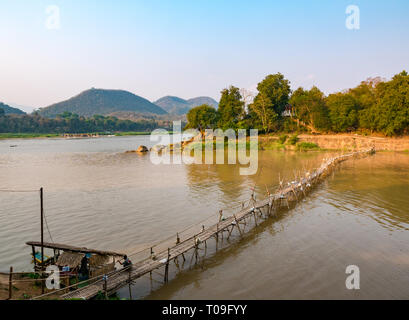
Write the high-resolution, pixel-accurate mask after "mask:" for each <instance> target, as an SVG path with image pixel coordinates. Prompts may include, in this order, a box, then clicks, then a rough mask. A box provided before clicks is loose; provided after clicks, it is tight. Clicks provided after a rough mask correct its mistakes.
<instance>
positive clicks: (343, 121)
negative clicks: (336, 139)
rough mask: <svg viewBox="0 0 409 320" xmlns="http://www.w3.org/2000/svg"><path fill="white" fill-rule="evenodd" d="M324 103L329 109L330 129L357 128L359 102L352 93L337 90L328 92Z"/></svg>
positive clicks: (343, 130)
mask: <svg viewBox="0 0 409 320" xmlns="http://www.w3.org/2000/svg"><path fill="white" fill-rule="evenodd" d="M326 103H327V106H328V109H329V117H330V119H331V124H332V130H334V131H336V132H346V131H348V130H354V129H357V128H358V112H359V104H358V102H357V101H356V99H355V98H354V97H353V95H352V94H350V93H348V92H346V93H342V92H338V93H334V94H330V95H329V96H328V97H327V99H326Z"/></svg>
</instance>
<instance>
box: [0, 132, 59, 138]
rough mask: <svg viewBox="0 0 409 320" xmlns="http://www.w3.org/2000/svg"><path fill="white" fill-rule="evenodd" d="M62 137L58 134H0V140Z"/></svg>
mask: <svg viewBox="0 0 409 320" xmlns="http://www.w3.org/2000/svg"><path fill="white" fill-rule="evenodd" d="M56 137H62V134H59V133H0V139H24V138H27V139H30V138H56Z"/></svg>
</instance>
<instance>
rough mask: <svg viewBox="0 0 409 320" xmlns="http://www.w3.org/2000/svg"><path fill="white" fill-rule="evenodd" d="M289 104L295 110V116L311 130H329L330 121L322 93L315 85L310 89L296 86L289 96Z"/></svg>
mask: <svg viewBox="0 0 409 320" xmlns="http://www.w3.org/2000/svg"><path fill="white" fill-rule="evenodd" d="M290 104H291V105H292V107H293V109H294V111H293V112H295V118H297V119H298V120H300V121H302V123H303V124H305V125H306V126H307V127H308V128H310V129H311V130H312V131H319V130H329V129H330V127H331V122H330V119H329V114H328V108H327V105H326V104H325V97H324V93H323V92H321V91H320V90H319V89H318V88H317V87H315V86H314V87H312V88H311V90H304V89H303V88H301V87H300V88H298V89H297V90H295V91H294V92H293V93H292V95H291V98H290Z"/></svg>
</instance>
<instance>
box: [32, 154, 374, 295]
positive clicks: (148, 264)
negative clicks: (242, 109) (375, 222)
mask: <svg viewBox="0 0 409 320" xmlns="http://www.w3.org/2000/svg"><path fill="white" fill-rule="evenodd" d="M374 153H375V149H374V148H371V149H369V150H363V151H357V152H352V153H349V154H344V155H339V156H337V157H333V158H330V159H325V160H324V162H323V163H322V165H321V166H320V167H319V168H318V169H316V170H315V171H314V172H311V173H310V172H305V174H304V176H302V177H299V178H298V179H297V180H295V181H292V182H288V183H286V184H284V182H283V181H281V180H280V183H279V186H278V190H277V191H276V192H275V193H274V194H268V196H267V197H266V198H265V199H263V200H259V201H256V200H255V199H254V197H252V201H250V202H249V205H248V206H247V207H244V205H243V206H242V207H241V208H240V209H238V210H237V212H235V213H234V214H232V215H230V216H228V217H223V212H222V211H220V212H219V217H218V221H217V222H216V223H213V224H211V225H209V226H208V227H207V228H205V226H204V225H202V226H201V229H200V231H198V232H195V233H194V234H193V235H188V236H186V237H185V239H181V237H180V234H181V233H178V234H177V236H176V239H175V238H174V237H173V240H172V242H169V240H165V241H162V242H160V243H159V244H157V245H155V246H154V247H155V248H156V249H155V251H156V253H154V252H153V248H154V247H150V248H149V249H150V250H149V252H147V251H144V250H142V251H140V252H138V254H139V253H143V254H144V255H145V254H146V255H145V256H144V257H143V256H142V257H141V258H140V259H137V260H136V262H134V263H133V264H132V265H131V266H129V267H127V268H123V269H120V270H117V271H112V272H111V273H108V274H106V275H104V276H99V277H96V278H94V279H89V280H87V283H86V284H87V285H86V286H84V287H82V288H78V289H76V288H77V286H78V284H77V285H73V286H69V287H66V288H64V289H60V290H57V291H60V292H61V295H60V297H61V298H62V299H84V300H88V299H92V298H94V297H96V296H97V295H98V294H101V293H104V294H105V296H108V295H110V294H113V293H115V292H117V291H118V290H119V289H120V288H122V287H125V286H127V285H129V286H130V285H131V284H132V283H133V281H134V280H136V279H138V278H141V277H142V276H144V275H146V274H150V275H151V276H152V272H153V271H155V270H157V269H160V268H164V283H167V282H168V281H169V263H170V262H171V261H172V260H173V261H175V263H176V261H179V258H180V257H181V258H182V259H183V261H185V259H186V257H185V254H186V253H187V252H189V251H193V252H192V259H193V256H196V258H197V254H198V250H199V249H200V247H201V246H207V241H209V240H211V239H214V240H215V242H216V250H217V245H218V243H219V241H220V240H223V238H224V237H226V238H229V237H230V235H231V234H232V232H233V231H236V232H238V233H239V234H240V236H242V235H243V234H244V232H245V226H246V225H247V223H248V222H249V219H252V220H253V219H254V224H255V225H257V224H258V223H259V221H262V220H265V219H268V218H269V217H271V216H276V215H277V213H278V210H279V209H280V208H282V207H287V208H290V205H289V203H290V202H297V201H298V200H300V199H302V198H303V197H305V196H306V195H307V194H308V193H309V192H310V191H311V190H312V189H313V187H314V186H316V185H317V184H318V183H319V182H320V181H322V179H323V178H324V177H326V176H327V175H328V174H329V173H330V172H331V171H332V169H333V168H334V167H335V166H336V165H337V164H339V163H341V162H343V161H346V160H348V159H351V158H356V157H362V156H366V155H370V154H374ZM175 240H176V241H175ZM160 244H161V245H162V248H160V247H161V246H160ZM130 256H132V254H131V255H130ZM69 289H71V290H72V291H69ZM67 291H68V292H67ZM55 293H56V291H52V292H50V293H47V294H44V295H41V296H38V297H35V298H34V299H41V298H45V297H46V296H47V295H50V294H53V295H55Z"/></svg>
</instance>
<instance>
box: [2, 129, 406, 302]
mask: <svg viewBox="0 0 409 320" xmlns="http://www.w3.org/2000/svg"><path fill="white" fill-rule="evenodd" d="M141 144H143V145H147V146H151V145H153V143H152V142H150V141H149V136H131V137H105V138H94V139H32V140H0V271H3V272H6V271H7V270H8V268H9V267H10V266H13V267H14V269H15V270H18V271H30V270H32V265H31V264H30V263H31V257H30V251H31V248H30V247H28V246H27V245H25V242H26V241H30V240H36V241H37V240H39V239H40V201H39V192H32V190H38V189H39V188H40V187H44V192H45V215H46V220H47V225H48V227H49V230H50V232H51V236H52V241H53V242H57V243H67V244H72V245H78V246H86V247H90V248H97V249H112V250H117V251H121V252H123V251H125V252H127V253H128V252H133V251H135V250H138V248H143V247H145V246H147V245H149V244H151V243H154V242H157V241H158V240H161V239H164V238H167V237H168V236H172V235H174V234H176V232H178V231H179V230H181V229H183V228H185V227H187V226H189V225H191V224H194V223H196V222H199V221H201V220H203V219H204V218H206V217H207V216H209V215H210V214H217V212H218V210H219V209H222V208H227V207H231V206H235V205H237V204H239V205H240V201H244V200H248V199H249V198H250V195H251V189H252V188H253V187H254V186H255V185H256V192H257V196H258V197H259V198H261V197H263V196H265V193H266V187H267V188H269V189H270V191H273V190H275V188H276V186H277V184H278V179H279V174H280V176H281V177H282V178H285V179H286V180H287V181H288V180H290V179H291V180H293V179H294V172H298V171H300V170H305V169H308V170H311V169H312V168H314V167H318V166H319V164H320V163H321V162H322V159H323V158H325V157H328V156H331V155H333V153H332V154H330V153H324V152H310V153H294V152H281V151H260V152H259V166H258V167H259V172H260V170H261V173H258V174H256V175H253V176H240V175H239V165H228V164H226V165H196V164H192V165H187V164H175V165H164V164H162V165H154V164H153V163H151V161H150V157H149V156H146V155H145V156H141V155H137V154H132V153H131V154H125V153H124V151H126V150H130V149H136V148H137V147H138V146H139V145H141ZM12 145H16V146H14V147H11V146H12ZM10 191H27V192H10ZM45 240H46V241H50V240H51V239H50V235H49V233H48V230H47V229H46V232H45ZM201 255H202V256H203V255H204V253H203V252H201ZM188 260H189V259H188ZM199 260H200V259H199ZM187 263H189V261H187ZM349 265H356V266H358V267H359V270H360V289H359V290H348V289H347V288H346V286H345V280H346V278H347V276H348V274H346V272H345V271H346V267H347V266H349ZM175 268H176V267H175V266H173V267H172V268H171V269H172V270H171V281H170V282H169V283H168V284H167V285H165V286H163V285H161V283H160V281H161V280H162V278H161V275H160V274H156V273H155V274H154V279H153V285H151V281H150V279H149V276H147V277H144V279H141V280H140V281H139V280H138V281H139V282H138V281H137V282H136V283H135V285H134V286H133V288H132V293H133V297H134V298H135V297H138V298H140V297H144V298H147V299H206V298H212V299H246V298H249V299H336V298H341V299H348V298H351V299H408V298H409V155H408V154H399V153H387V152H385V153H377V154H376V155H375V156H372V157H367V158H363V159H359V160H350V161H347V162H345V163H343V164H341V166H340V167H339V169H337V170H336V171H335V172H334V174H333V175H331V176H330V177H328V178H327V179H326V180H325V181H324V182H323V183H321V184H320V185H319V186H318V187H317V188H315V190H314V191H313V192H312V193H310V194H309V195H308V197H307V198H305V199H303V200H302V201H300V202H299V203H298V204H297V205H296V206H295V207H293V208H291V210H289V211H284V212H282V213H280V215H279V217H277V218H274V219H273V218H271V219H269V220H267V221H265V222H264V223H262V224H259V225H258V226H257V227H255V228H254V229H252V230H251V231H250V232H248V233H247V234H246V236H244V237H243V238H240V237H239V236H238V235H237V234H236V235H234V236H233V237H232V238H231V239H230V241H229V242H228V243H227V242H225V243H224V244H223V245H222V248H221V249H220V248H219V250H218V252H217V253H215V252H214V250H213V249H212V245H211V244H210V243H209V252H207V255H206V259H202V260H200V263H198V264H192V265H191V266H190V267H189V266H188V267H185V268H184V270H183V271H182V272H179V273H176V272H174V270H175ZM159 272H162V273H163V270H159ZM119 294H120V296H122V297H125V298H126V297H128V295H129V293H128V289H127V288H124V289H121V290H120V292H119Z"/></svg>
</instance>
